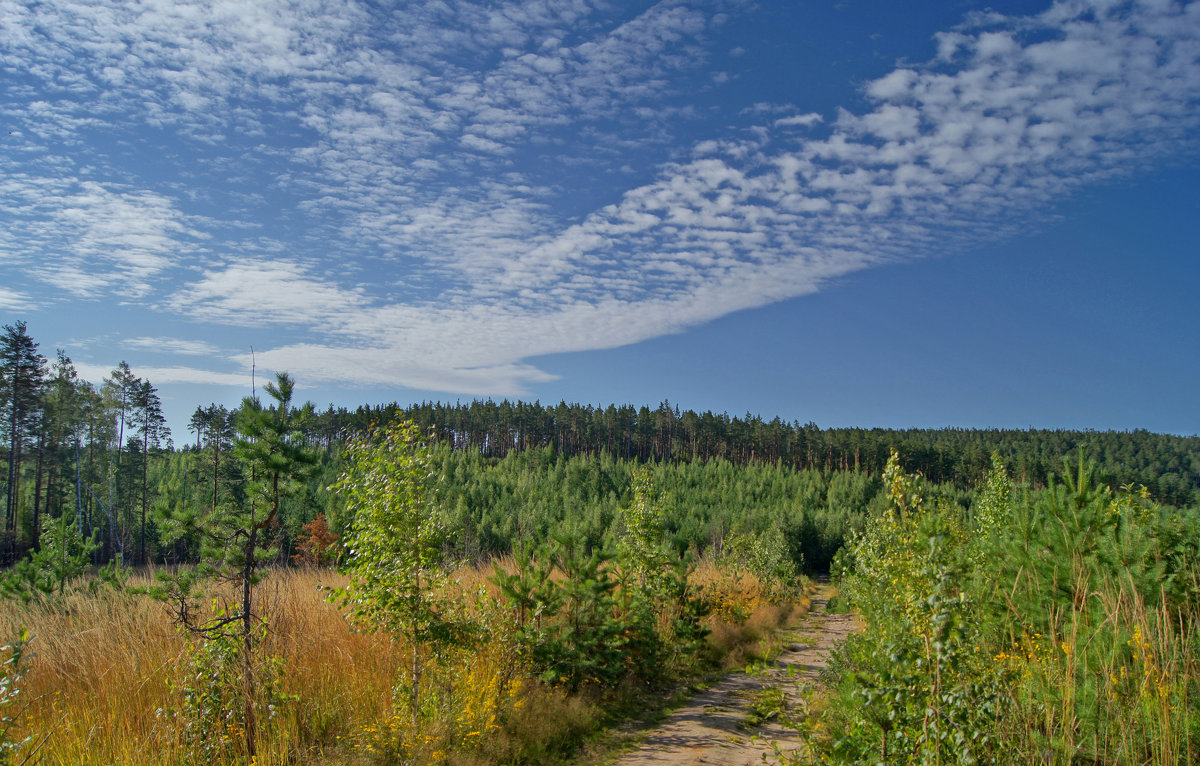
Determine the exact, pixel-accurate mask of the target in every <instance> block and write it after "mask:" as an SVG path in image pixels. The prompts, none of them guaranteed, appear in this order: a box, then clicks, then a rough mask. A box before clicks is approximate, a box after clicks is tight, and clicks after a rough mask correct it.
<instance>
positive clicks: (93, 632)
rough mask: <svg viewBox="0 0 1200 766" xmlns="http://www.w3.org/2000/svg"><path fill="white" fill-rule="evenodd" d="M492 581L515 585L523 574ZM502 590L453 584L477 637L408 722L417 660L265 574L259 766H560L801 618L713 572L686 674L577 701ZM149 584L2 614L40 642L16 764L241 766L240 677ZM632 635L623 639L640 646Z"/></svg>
mask: <svg viewBox="0 0 1200 766" xmlns="http://www.w3.org/2000/svg"><path fill="white" fill-rule="evenodd" d="M496 563H497V564H498V565H499V566H500V568H501V569H502V570H503V571H506V572H515V571H516V570H517V569H518V563H517V562H516V561H514V560H513V559H507V560H504V561H501V562H496ZM553 576H554V577H555V578H561V576H562V575H561V573H559V572H556V573H554V574H553ZM495 579H496V578H495V570H494V568H492V567H481V566H468V567H463V568H460V569H457V570H456V571H454V572H452V573H450V577H449V578H448V580H447V583H448V587H449V588H451V589H452V590H453V591H454V593H453V594H452V595H453V598H454V599H455V600H457V601H458V602H459V603H462V604H464V606H465V608H466V609H467V610H468V611H469V612H470V615H469V616H470V617H471V618H472V619H473V624H474V626H475V629H476V630H478V631H479V632H478V634H477V636H476V637H475V640H473V641H471V642H470V643H469V644H467V645H463V646H459V647H447V648H445V649H444V650H443V651H440V652H438V653H436V654H430V655H429V656H428V657H427V658H426V659H425V660H424V661H425V663H426V667H425V673H426V678H427V679H429V680H428V684H427V688H428V694H427V695H426V697H425V699H424V701H423V703H422V704H423V710H422V711H421V712H420V715H418V716H416V717H414V716H412V711H411V710H409V709H407V707H406V703H405V700H404V699H403V696H404V695H403V693H402V689H400V687H402V686H403V680H402V679H403V678H404V675H405V670H406V668H407V663H406V658H407V656H408V651H409V649H410V647H409V646H407V645H406V644H405V643H404V641H403V640H401V639H398V638H397V637H396V636H394V635H390V634H388V633H387V632H383V631H364V630H358V629H356V628H355V625H354V624H353V623H352V622H351V621H350V620H348V619H346V616H345V610H344V609H342V608H339V607H338V606H337V605H336V604H334V603H329V602H328V601H327V595H328V593H329V589H330V588H336V587H339V586H345V585H346V583H347V577H346V576H345V575H341V574H338V573H337V572H334V571H331V570H328V569H317V568H310V567H287V568H277V569H273V570H272V571H271V572H270V573H269V575H268V576H267V577H266V578H265V579H264V580H263V581H262V582H261V583H260V584H259V585H258V586H257V587H258V588H259V589H260V590H261V595H262V597H263V598H262V601H261V603H262V604H263V605H264V607H263V608H264V613H265V622H266V626H267V627H266V630H265V634H264V636H263V640H262V643H261V645H260V646H258V647H257V654H258V656H259V657H260V660H259V671H260V676H259V677H260V678H265V677H267V676H268V675H269V676H270V677H271V682H270V683H269V684H267V685H266V686H268V687H269V688H267V689H264V690H263V691H262V693H261V700H260V703H261V706H262V709H263V710H264V711H265V714H264V715H262V716H260V720H259V727H260V732H259V737H258V743H257V749H256V753H255V757H254V760H253V762H254V763H256V764H289V763H313V764H374V763H431V764H432V763H451V764H480V765H482V764H491V763H554V762H559V761H562V760H564V759H566V758H568V757H569V756H570V755H572V754H574V753H577V752H578V751H579V749H580V748H581V747H582V746H584V744H585V743H586V742H587V741H588V739H589V738H592V737H594V736H595V735H597V734H598V733H599V732H600V731H601V730H602V728H603V727H605V726H606V725H609V724H611V723H612V722H613V721H615V720H618V719H620V718H621V717H622V716H627V715H637V714H644V713H646V712H647V711H648V710H649V709H652V708H653V707H655V706H656V705H661V704H662V701H663V699H664V695H665V696H669V692H668V691H664V690H667V689H670V688H672V685H673V684H675V683H677V682H679V681H680V680H681V679H683V678H690V677H693V676H695V674H698V673H704V672H706V671H711V670H715V669H720V668H722V667H734V666H739V665H741V664H744V663H746V662H748V661H751V660H753V659H755V658H758V657H761V656H764V655H765V654H766V653H767V652H769V651H770V643H769V642H770V636H771V632H772V629H773V628H774V627H776V626H777V625H778V624H780V623H781V622H782V621H784V620H785V619H787V617H788V616H789V615H790V614H791V613H792V611H793V610H794V609H796V608H798V607H799V608H803V607H802V606H801V603H800V602H801V598H800V596H799V595H795V596H794V597H792V596H785V594H783V593H781V592H780V591H779V590H777V589H775V588H772V587H767V586H765V585H764V584H762V583H761V582H760V581H759V580H758V579H757V578H756V577H755V576H754V575H752V574H750V573H746V572H736V573H734V572H731V571H730V570H729V569H728V568H727V567H726V568H718V567H717V566H715V565H713V564H712V563H711V562H710V563H706V564H704V565H702V566H699V567H697V568H696V569H695V570H694V571H693V572H692V573H691V576H690V582H691V585H692V587H693V588H694V589H695V592H696V594H697V597H699V594H704V596H703V601H704V604H705V606H706V608H707V609H709V610H710V611H711V613H710V614H707V615H705V616H704V617H703V618H701V619H702V628H703V630H702V632H703V634H704V638H703V640H702V642H701V643H700V644H699V645H697V646H693V647H691V653H690V654H689V655H688V656H686V657H685V656H673V657H672V659H671V660H670V661H669V662H667V663H666V664H665V665H666V666H670V667H669V672H667V671H664V670H663V669H653V668H648V667H636V666H634V665H633V664H632V662H630V661H628V656H627V657H626V659H627V662H626V663H624V664H623V665H622V666H621V667H622V668H624V671H625V672H622V673H620V675H619V677H614V678H611V679H607V680H606V681H604V682H601V681H600V680H599V679H595V678H591V679H589V678H584V679H580V681H579V682H578V683H567V681H568V680H569V679H567V678H566V677H565V676H560V677H559V678H556V679H549V680H548V679H546V678H544V677H543V676H544V675H545V673H544V672H538V666H537V665H536V664H535V662H534V661H533V660H532V659H531V658H529V657H528V656H524V655H525V652H526V650H527V648H528V645H527V644H524V643H523V642H522V641H520V640H519V636H518V632H519V631H518V624H517V622H516V621H515V615H514V613H513V611H512V610H511V609H510V607H509V605H508V604H507V603H506V601H505V600H504V597H503V594H502V593H501V591H500V588H499V587H498V586H497V585H496V583H495V582H494V580H495ZM152 582H153V577H152V573H140V574H137V575H135V576H133V577H132V578H130V580H129V582H128V583H127V584H126V588H125V589H124V590H120V591H118V590H112V589H108V590H103V591H101V592H100V593H98V594H93V593H91V592H90V591H88V590H87V589H75V590H74V591H73V592H71V593H69V594H68V595H66V596H65V597H64V598H63V599H61V600H56V601H41V602H31V603H29V604H26V605H17V604H11V603H10V605H9V607H8V608H6V609H5V610H4V611H3V612H2V613H0V634H2V635H9V636H12V635H16V633H17V632H18V631H19V630H20V628H21V627H24V628H26V629H27V630H28V632H29V634H30V635H31V636H32V639H31V641H30V643H29V644H28V647H27V650H26V654H25V657H24V663H23V664H24V670H25V672H26V673H25V676H24V677H23V678H22V679H21V682H20V688H21V694H20V696H19V697H18V699H17V700H14V701H13V703H12V704H11V705H8V706H6V707H7V709H6V711H5V712H6V714H7V713H9V712H16V711H19V716H18V718H17V722H16V726H15V727H14V728H13V729H11V730H10V732H9V734H8V739H9V740H10V741H20V740H24V739H25V738H26V737H28V738H30V739H29V741H28V743H27V744H26V745H25V746H24V747H23V748H22V749H20V750H17V751H14V752H12V753H11V754H10V757H13V760H12V762H14V763H22V762H23V761H22V759H23V758H24V757H25V756H26V755H31V754H32V755H34V757H35V762H39V763H61V764H112V763H119V764H147V765H149V764H187V763H213V764H226V763H228V764H234V763H246V762H247V760H248V759H247V756H246V753H245V741H244V736H243V732H242V728H241V721H239V720H238V710H239V709H240V707H239V695H240V693H241V689H240V686H239V684H238V678H237V673H236V670H237V668H236V664H235V663H233V662H231V659H232V658H231V657H230V656H228V655H227V654H223V653H222V652H223V648H222V647H221V646H220V645H219V644H214V643H212V642H204V641H199V640H196V639H195V638H194V637H191V636H189V635H187V634H186V632H184V631H181V630H180V629H179V628H178V626H176V624H175V623H174V620H173V618H172V614H171V613H170V611H169V610H168V609H167V608H166V607H165V606H164V605H163V604H161V603H159V602H157V601H154V600H152V599H150V598H148V597H146V596H145V595H143V594H140V593H137V592H136V591H137V589H138V587H139V586H148V585H150V584H151V583H152ZM618 595H619V594H618ZM545 627H546V629H549V625H547V626H545ZM624 632H625V634H626V635H625V636H623V638H631V637H633V634H634V632H635V631H633V630H632V629H630V628H629V627H628V626H626V630H625V631H624ZM642 638H643V640H644V639H645V637H644V636H643V637H642ZM680 648H681V647H679V646H678V645H675V646H666V645H664V646H663V647H662V649H663V651H664V652H668V653H670V652H678V651H679V650H680ZM225 649H227V647H225ZM657 656H659V657H661V656H664V655H657ZM664 667H665V666H664ZM398 689H399V690H400V693H398Z"/></svg>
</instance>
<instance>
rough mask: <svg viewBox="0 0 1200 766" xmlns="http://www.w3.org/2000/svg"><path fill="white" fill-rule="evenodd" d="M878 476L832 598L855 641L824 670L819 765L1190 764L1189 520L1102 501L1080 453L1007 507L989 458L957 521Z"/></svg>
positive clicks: (1008, 499) (948, 508)
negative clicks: (846, 613)
mask: <svg viewBox="0 0 1200 766" xmlns="http://www.w3.org/2000/svg"><path fill="white" fill-rule="evenodd" d="M888 468H889V470H888V471H887V473H886V475H885V478H886V481H887V483H888V486H889V488H890V497H891V500H892V503H891V506H890V507H889V508H886V509H884V510H883V511H882V512H880V513H877V514H876V515H874V516H873V517H872V518H871V520H870V521H869V522H868V524H867V527H866V528H865V530H864V531H863V533H862V534H860V535H858V536H856V537H855V538H854V540H853V542H852V543H851V545H850V546H849V551H848V556H847V560H848V561H849V562H850V563H851V565H852V570H851V572H850V573H849V574H848V575H847V577H846V579H845V581H844V582H843V589H844V591H845V592H847V593H849V594H850V596H851V598H852V600H853V603H854V604H855V606H856V607H857V608H858V609H859V610H860V612H861V614H862V617H863V619H864V621H865V622H866V624H867V630H866V631H865V632H864V633H862V634H859V635H855V636H852V637H851V638H850V639H849V640H847V641H846V643H845V644H844V645H843V646H842V647H841V648H840V649H839V650H838V652H837V653H836V654H835V657H834V661H833V664H832V672H831V676H832V677H833V678H834V679H835V680H836V685H837V692H836V694H834V695H833V697H832V699H831V701H830V704H829V707H828V710H827V712H826V714H825V716H824V725H825V726H826V727H827V731H829V732H831V733H830V734H829V735H828V736H817V737H814V742H815V744H816V745H817V746H818V749H819V751H820V753H821V757H823V758H825V759H827V760H830V761H836V762H846V763H857V762H863V761H872V762H880V763H1027V762H1043V763H1049V762H1053V763H1067V762H1089V763H1091V762H1096V763H1113V764H1119V763H1146V762H1155V763H1183V762H1186V761H1187V760H1189V759H1190V757H1191V756H1190V755H1189V753H1192V752H1194V748H1195V744H1194V732H1193V731H1192V729H1193V728H1194V726H1193V724H1194V721H1195V720H1196V719H1197V711H1198V710H1200V705H1198V698H1197V696H1196V689H1197V688H1198V687H1197V682H1196V679H1197V677H1198V676H1197V667H1198V665H1200V662H1198V660H1200V651H1198V649H1200V647H1197V646H1196V645H1195V641H1194V636H1195V630H1196V627H1195V626H1196V625H1197V617H1198V616H1200V615H1198V614H1197V610H1196V603H1197V601H1196V597H1197V596H1198V595H1200V593H1197V592H1196V590H1195V584H1196V575H1195V568H1194V564H1186V563H1184V560H1185V559H1184V557H1185V556H1192V555H1194V554H1193V553H1192V552H1193V551H1194V550H1195V549H1196V548H1195V546H1196V545H1197V543H1198V542H1200V530H1198V529H1197V524H1196V520H1195V518H1194V517H1187V516H1184V515H1181V514H1178V513H1174V512H1168V511H1166V510H1165V509H1161V508H1159V507H1157V506H1155V505H1154V504H1153V503H1151V502H1150V501H1149V500H1148V498H1147V497H1146V494H1145V493H1136V492H1131V491H1122V492H1113V491H1112V490H1110V489H1108V488H1107V487H1105V486H1103V485H1098V484H1097V482H1096V480H1095V468H1094V466H1093V465H1092V464H1089V463H1088V462H1086V461H1085V460H1084V458H1083V456H1082V455H1080V458H1079V462H1078V464H1077V466H1074V467H1072V466H1069V465H1068V466H1066V468H1067V470H1066V471H1065V472H1064V477H1063V480H1062V482H1061V483H1060V482H1053V483H1052V484H1051V486H1050V487H1048V488H1047V490H1046V491H1044V492H1040V493H1034V494H1031V495H1026V496H1024V497H1022V498H1020V499H1018V498H1016V497H1014V493H1013V491H1012V485H1011V483H1010V480H1009V479H1008V477H1007V475H1006V472H1005V471H1004V468H1003V465H1002V464H1001V463H1000V461H999V460H998V459H997V460H995V461H994V464H993V468H992V470H991V471H990V472H989V475H988V477H987V482H986V484H985V485H984V486H983V487H982V488H981V489H980V492H979V495H978V498H977V500H976V502H975V504H974V513H973V514H972V515H970V516H968V515H967V514H966V513H965V511H964V510H963V509H962V508H961V507H959V506H957V505H954V504H949V503H946V502H944V501H940V502H937V503H934V504H933V505H932V506H930V504H928V503H926V502H925V501H923V500H922V499H921V498H922V497H923V496H924V495H925V492H926V488H925V487H923V486H922V482H921V480H920V478H919V477H917V476H914V475H911V474H906V473H904V472H903V470H902V469H901V468H900V467H899V459H898V456H893V460H890V461H889V466H888ZM1188 560H1189V561H1192V562H1194V561H1195V560H1196V559H1194V558H1190V559H1188Z"/></svg>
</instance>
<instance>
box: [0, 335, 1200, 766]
mask: <svg viewBox="0 0 1200 766" xmlns="http://www.w3.org/2000/svg"><path fill="white" fill-rule="evenodd" d="M0 347H2V348H0V351H2V352H3V353H0V357H3V359H0V383H3V385H0V416H2V417H0V423H2V425H0V434H2V436H3V439H2V442H3V443H2V444H0V447H2V448H3V450H4V455H5V458H6V460H5V467H6V469H7V470H6V472H5V476H4V477H0V481H2V483H3V485H4V488H5V492H4V497H5V513H4V517H3V524H2V525H0V563H3V564H4V565H5V566H6V567H7V568H6V569H5V570H4V571H3V572H0V599H3V600H2V601H0V604H2V609H0V639H2V640H0V643H3V644H5V647H4V648H0V662H3V663H4V664H3V665H2V666H0V668H2V671H3V672H2V675H0V766H3V765H4V764H8V763H23V762H25V760H26V759H29V758H31V757H32V756H34V755H35V754H36V755H37V757H39V758H42V759H44V760H45V761H46V762H50V763H72V764H74V763H163V762H168V763H170V762H174V763H192V762H205V763H241V762H247V761H251V760H252V761H253V762H255V763H259V764H262V763H300V762H304V763H321V762H326V763H375V762H378V763H462V764H488V763H553V762H556V761H560V760H562V759H564V758H566V757H567V754H568V753H570V752H572V751H573V750H574V749H576V748H577V747H578V746H579V745H580V743H581V742H582V741H584V740H585V739H586V738H587V737H588V736H590V734H591V733H593V732H595V731H597V730H598V729H599V728H600V727H602V726H604V725H605V724H607V723H610V722H611V721H612V720H613V717H614V716H616V715H619V711H621V710H623V709H625V708H626V707H627V706H628V705H629V703H630V701H636V704H635V705H634V706H635V707H644V704H643V702H644V701H645V699H646V697H645V696H644V695H645V694H646V692H647V690H649V689H659V688H664V687H668V686H669V685H670V684H671V683H673V682H676V681H678V680H679V679H682V678H687V677H690V676H692V675H694V674H696V673H699V672H703V671H705V670H708V669H713V668H721V667H724V668H728V667H736V666H740V665H742V664H744V663H746V662H747V661H750V660H752V659H753V658H754V657H755V656H757V655H758V654H760V653H762V652H763V651H764V649H763V646H764V642H766V641H769V637H770V634H771V628H772V627H773V626H775V625H777V624H779V622H781V621H782V620H784V619H786V618H787V616H788V614H789V612H790V611H791V610H792V609H793V608H794V602H798V601H802V599H801V597H800V595H799V590H798V583H799V582H800V581H802V579H803V574H804V573H808V574H813V573H824V572H828V571H830V570H832V572H833V574H834V575H835V576H836V577H840V578H841V579H842V583H841V585H842V595H841V596H839V599H838V604H837V607H838V608H843V609H844V608H854V609H857V610H858V611H859V612H860V613H861V615H862V617H863V619H864V622H865V625H866V626H867V629H866V631H865V632H864V633H863V634H861V635H860V636H856V637H855V638H854V639H853V640H851V641H849V642H848V643H847V644H846V645H845V646H844V647H843V648H842V649H841V650H840V651H839V653H838V655H837V657H836V658H835V662H834V671H833V672H832V673H831V675H830V680H831V681H832V685H833V688H834V690H835V693H832V694H830V695H827V696H825V697H824V698H823V699H822V700H821V701H818V702H816V703H814V704H815V705H816V708H815V709H816V711H817V713H818V714H815V715H811V716H809V718H808V719H807V723H806V724H805V727H804V728H805V731H806V733H807V736H808V738H809V740H810V741H811V743H812V745H813V748H814V749H813V754H814V757H816V758H819V759H822V760H826V761H832V762H859V761H863V760H866V761H871V762H883V763H909V762H920V763H942V762H955V763H958V762H962V763H974V762H993V763H1011V762H1030V763H1039V762H1041V763H1067V762H1087V763H1103V764H1109V763H1112V764H1123V763H1147V762H1154V763H1189V762H1195V761H1196V760H1197V759H1198V758H1197V751H1198V748H1197V743H1198V742H1200V713H1198V712H1197V710H1198V703H1197V700H1198V699H1200V687H1198V681H1197V678H1198V675H1200V674H1198V665H1200V630H1197V628H1196V619H1197V616H1198V615H1197V610H1198V607H1197V603H1200V584H1198V577H1200V575H1198V574H1197V566H1196V562H1197V561H1198V560H1200V531H1198V524H1200V522H1198V519H1200V512H1198V511H1197V510H1196V508H1195V507H1194V506H1195V503H1196V499H1197V493H1198V491H1200V439H1197V438H1196V437H1190V438H1186V437H1178V436H1164V435H1158V434H1148V433H1146V432H1134V433H1126V434H1118V433H1093V432H1062V431H1027V432H1026V431H1019V432H1018V431H968V430H941V431H926V430H914V431H890V430H881V429H870V430H868V429H825V430H822V429H820V428H817V427H816V426H815V425H813V424H808V425H804V426H801V425H800V424H798V423H791V424H787V423H782V422H780V421H779V420H778V419H776V420H773V421H770V422H764V421H763V420H762V419H760V418H757V417H755V416H751V415H747V416H746V417H745V418H731V417H729V416H728V415H724V414H722V415H714V414H713V413H703V414H697V413H694V412H690V411H683V412H681V411H679V410H678V409H677V408H673V407H671V406H670V405H669V404H668V403H666V402H664V403H663V404H662V405H660V406H659V407H658V408H657V409H654V410H651V409H649V408H647V407H642V408H640V409H635V408H633V407H629V406H625V407H615V406H610V407H607V408H605V409H599V408H592V407H584V406H580V405H567V404H560V405H557V406H542V405H540V404H537V403H534V404H529V403H521V402H517V403H509V402H501V403H494V402H490V401H489V402H472V403H470V404H467V405H454V406H450V405H440V404H421V405H414V406H412V407H408V408H401V407H399V406H397V405H391V406H387V407H375V408H365V407H364V408H360V409H358V410H356V411H348V410H335V409H333V408H330V409H329V410H327V411H325V412H321V413H319V412H317V411H316V410H315V409H314V408H313V407H311V405H300V406H294V405H293V403H292V402H291V398H290V393H291V379H290V378H288V377H287V376H280V377H279V378H277V380H276V382H275V384H273V386H269V387H268V388H267V391H268V393H269V394H270V396H271V398H272V403H271V404H269V405H264V404H263V403H261V402H260V400H258V399H257V398H254V397H250V398H248V399H246V400H245V401H244V402H243V404H242V406H241V407H240V408H238V409H237V410H235V411H232V412H230V411H227V410H226V409H225V408H224V407H220V406H218V405H215V404H214V405H211V406H209V407H198V408H197V409H196V412H195V415H194V416H193V418H192V421H191V423H190V430H191V431H192V432H194V434H195V443H194V444H189V445H186V446H180V447H179V448H176V447H175V445H173V444H172V443H171V441H170V438H169V435H168V434H167V432H166V430H165V427H164V423H163V418H162V412H161V406H160V403H159V401H158V398H157V394H156V392H155V390H154V387H153V386H152V385H150V383H149V382H148V381H145V380H141V379H139V378H136V377H135V376H134V375H133V373H132V372H131V371H130V369H129V368H128V366H127V365H124V364H123V363H122V364H121V365H119V366H118V367H117V368H116V369H115V370H114V371H113V373H112V375H111V376H110V377H109V378H107V379H106V380H105V381H104V384H103V385H102V386H101V387H99V388H97V387H95V386H93V385H91V384H89V383H87V382H85V381H82V380H80V379H79V378H78V376H77V374H76V371H75V368H74V366H73V364H72V363H71V360H70V359H69V358H68V357H66V355H65V354H63V353H62V352H60V353H59V354H58V358H57V359H56V361H55V362H54V363H53V365H51V366H49V367H47V365H46V360H45V359H44V358H42V357H41V356H40V354H38V353H37V344H36V343H35V342H33V340H32V338H31V337H30V336H29V335H28V333H27V332H26V327H25V325H24V324H23V323H16V324H15V325H6V326H5V327H4V333H3V335H2V337H0ZM406 417H407V418H411V420H406ZM1081 445H1084V446H1087V448H1088V450H1089V451H1088V452H1087V455H1088V457H1087V458H1086V459H1085V458H1083V457H1082V456H1080V457H1078V458H1077V462H1076V463H1074V464H1072V465H1071V466H1070V467H1069V468H1067V469H1066V470H1065V471H1064V473H1062V475H1061V477H1058V478H1056V476H1055V474H1054V472H1053V471H1052V470H1051V467H1052V466H1054V465H1056V464H1059V463H1060V461H1061V458H1062V456H1063V455H1064V454H1065V453H1067V452H1071V451H1074V450H1077V449H1078V448H1079V447H1080V446H1081ZM897 446H898V447H900V448H901V449H902V452H901V453H897V452H895V451H892V452H890V453H889V451H888V448H889V447H897ZM989 450H995V452H993V453H992V456H991V461H990V463H989V460H988V451H989ZM889 454H890V457H889ZM1093 459H1095V460H1096V461H1097V462H1095V463H1093V462H1092V460H1093ZM1005 461H1007V464H1008V467H1007V468H1006V467H1005V465H1004V462H1005ZM1059 467H1060V468H1061V465H1059ZM1010 477H1011V478H1010ZM1143 485H1145V486H1143ZM1189 506H1190V508H1189ZM131 564H133V565H137V566H138V567H139V568H138V569H137V570H136V571H135V570H132V569H131V568H130V565H131ZM153 595H156V596H158V597H159V599H160V601H159V602H155V601H153V600H152V599H150V598H149V596H153ZM163 603H166V604H167V605H168V606H169V608H168V607H164V605H163ZM31 637H32V638H31Z"/></svg>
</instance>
